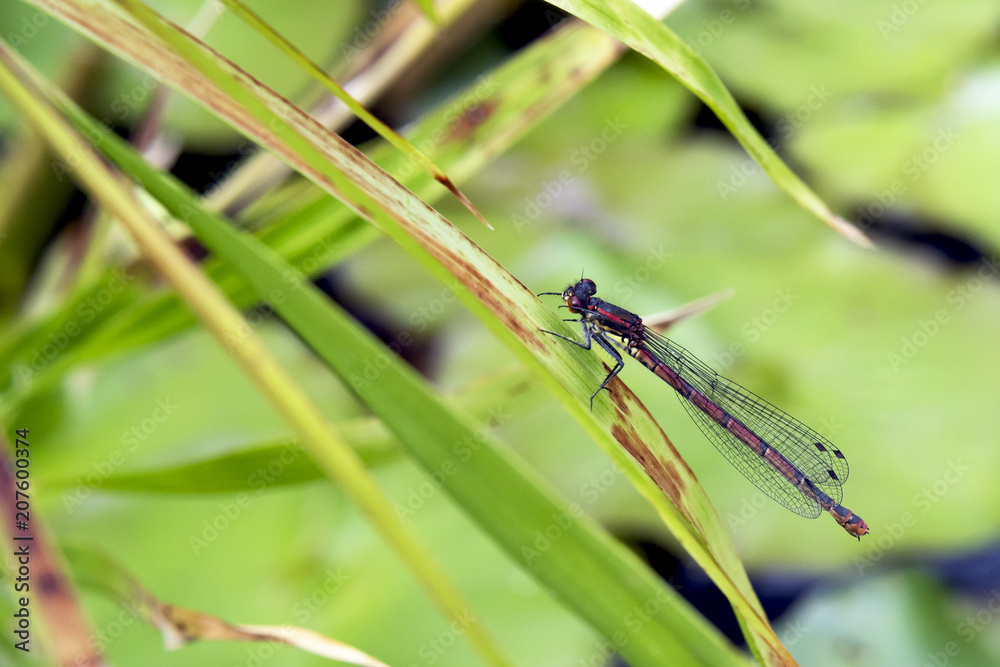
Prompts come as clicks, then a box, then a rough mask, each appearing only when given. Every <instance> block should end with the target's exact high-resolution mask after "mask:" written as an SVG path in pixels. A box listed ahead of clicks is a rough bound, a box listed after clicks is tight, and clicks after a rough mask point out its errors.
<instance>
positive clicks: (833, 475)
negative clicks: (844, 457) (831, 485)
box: [826, 470, 840, 481]
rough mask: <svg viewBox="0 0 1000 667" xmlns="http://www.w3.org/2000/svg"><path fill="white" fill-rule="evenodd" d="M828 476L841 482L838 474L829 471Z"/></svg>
mask: <svg viewBox="0 0 1000 667" xmlns="http://www.w3.org/2000/svg"><path fill="white" fill-rule="evenodd" d="M826 474H827V475H829V476H830V479H833V480H837V481H840V478H839V477H837V473H835V472H833V471H832V470H827V471H826Z"/></svg>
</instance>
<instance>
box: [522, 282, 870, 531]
mask: <svg viewBox="0 0 1000 667" xmlns="http://www.w3.org/2000/svg"><path fill="white" fill-rule="evenodd" d="M595 294H597V285H596V283H594V281H593V280H590V279H588V278H581V279H580V280H579V281H578V282H577V283H576V284H573V285H570V286H569V287H567V288H566V289H565V290H564V291H563V292H561V293H560V292H542V293H541V294H539V295H538V296H547V295H552V296H559V297H561V298H562V299H563V301H565V302H566V304H565V306H560V307H562V308H568V309H569V311H570V312H571V313H573V314H574V315H578V316H579V319H568V320H565V321H566V322H580V324H581V326H582V329H583V340H584V342H582V343H581V342H580V341H578V340H574V339H573V338H569V337H567V336H562V335H560V334H557V333H555V332H553V331H545V330H544V329H542V330H540V331H542V332H543V333H547V334H551V335H553V336H555V337H557V338H561V339H563V340H567V341H569V342H571V343H573V344H574V345H577V346H579V347H582V348H583V349H585V350H589V349H591V344H592V343H597V345H598V346H599V347H600V348H601V349H603V350H604V351H605V352H607V353H608V354H609V355H610V356H611V358H612V359H614V361H615V367H614V369H612V370H611V372H610V373H608V376H607V377H606V378H604V382H602V383H601V386H600V387H598V388H597V391H595V392H594V394H593V395H592V396H591V397H590V409H591V410H593V409H594V398H596V397H597V395H598V394H600V393H601V390H602V389H605V388H606V387H607V385H608V383H609V382H611V380H612V379H613V378H614V377H615V376H616V375H618V374H619V373H620V372H621V370H622V368H624V367H625V362H624V361H623V358H622V353H623V352H624V353H625V354H628V355H629V356H631V357H633V358H634V359H636V360H637V361H638V362H639V363H641V364H642V365H643V366H645V367H646V368H648V369H649V370H651V371H652V372H653V373H655V374H656V376H657V377H659V378H660V379H661V380H663V381H664V382H666V383H667V384H668V385H670V386H671V387H672V388H673V389H674V390H675V391H676V392H677V395H678V397H679V398H680V401H681V404H682V405H683V406H684V409H685V410H686V411H687V413H688V415H690V417H691V419H692V420H694V423H695V424H697V425H698V428H700V429H701V432H702V433H704V434H705V437H706V438H708V440H709V441H710V442H711V443H712V444H713V445H715V447H716V449H718V450H719V451H720V452H721V453H722V455H723V456H725V457H726V458H727V459H728V460H729V462H730V463H732V464H733V466H735V467H736V469H737V470H739V471H740V472H741V473H743V475H744V476H745V477H746V478H747V479H748V480H750V481H751V482H753V483H754V484H755V485H756V486H757V488H759V489H760V490H761V491H763V492H764V493H766V494H767V495H768V496H770V497H771V498H773V499H774V500H775V501H777V502H779V503H781V504H782V505H784V506H785V507H787V508H788V509H790V510H791V511H793V512H795V513H796V514H799V515H801V516H804V517H806V518H809V519H815V518H816V517H818V516H819V515H820V514H822V513H823V512H824V511H826V512H829V513H830V514H831V515H832V516H833V518H834V519H836V520H837V523H839V524H840V525H841V526H842V527H843V528H844V530H846V531H847V532H848V533H849V534H850V535H852V536H854V537H856V538H858V541H860V540H861V536H862V535H866V534H867V533H868V525H867V524H866V523H865V522H864V520H862V518H861V517H859V516H858V515H857V514H854V513H853V512H852V511H851V510H849V509H847V508H846V507H843V506H842V505H841V504H840V501H841V500H842V499H843V488H842V485H843V484H844V482H845V481H847V475H848V470H849V469H848V466H847V459H846V458H844V455H843V454H842V453H841V451H840V450H839V449H837V448H836V447H834V446H833V444H832V443H831V442H830V441H829V440H827V439H826V438H824V437H823V436H821V435H820V434H819V433H817V432H816V431H814V430H813V429H811V428H809V427H808V426H806V425H805V424H803V423H802V422H800V421H799V420H797V419H795V418H794V417H792V416H791V415H789V414H788V413H786V412H783V411H782V410H780V409H778V408H776V407H775V406H773V405H771V404H770V403H768V402H767V401H765V400H764V399H763V398H761V397H759V396H757V395H756V394H754V393H753V392H751V391H748V390H747V389H744V388H743V387H741V386H740V385H738V384H736V383H735V382H733V381H732V380H729V379H727V378H725V377H723V376H721V375H719V374H718V373H716V372H715V371H714V370H712V368H711V367H709V366H708V365H707V364H705V363H704V362H702V361H700V360H699V359H698V358H697V357H695V356H694V355H693V354H691V353H690V352H688V351H687V350H685V349H684V348H683V347H681V346H680V345H678V344H676V343H674V342H673V341H671V340H670V339H668V338H666V337H665V336H661V335H659V334H658V333H656V332H655V331H653V330H651V329H649V328H647V327H646V325H644V324H643V323H642V319H641V318H640V317H639V316H638V315H636V314H635V313H632V312H629V311H628V310H625V309H624V308H621V307H619V306H616V305H614V304H612V303H608V302H607V301H604V300H603V299H600V298H598V297H596V296H595Z"/></svg>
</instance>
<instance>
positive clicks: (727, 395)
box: [645, 329, 849, 518]
mask: <svg viewBox="0 0 1000 667" xmlns="http://www.w3.org/2000/svg"><path fill="white" fill-rule="evenodd" d="M645 334H646V335H645V341H646V346H647V347H648V348H649V349H650V351H652V352H653V353H655V354H656V356H657V357H658V358H659V359H660V360H661V361H662V362H663V363H664V364H665V365H666V366H667V367H668V368H670V369H671V370H673V371H674V372H675V373H677V374H678V375H679V376H680V377H682V378H683V379H685V380H686V381H688V382H689V383H691V385H692V386H693V387H694V388H695V389H696V390H698V391H699V392H701V393H702V394H704V395H705V397H706V398H708V399H709V400H711V401H712V402H713V403H715V404H716V405H718V406H719V407H720V408H722V409H723V410H725V411H726V412H727V413H728V414H729V415H730V416H731V417H732V418H733V419H735V420H736V421H738V422H740V423H741V424H743V425H744V426H746V427H747V428H748V429H750V430H751V431H753V433H754V434H755V435H756V436H757V437H758V438H760V439H761V440H763V441H764V442H765V443H766V444H768V445H769V446H771V447H773V448H774V450H775V451H777V452H778V453H780V454H781V455H782V456H784V457H785V458H786V459H787V460H788V461H789V463H791V464H792V465H793V466H795V467H796V468H797V469H798V470H799V471H800V472H801V473H802V474H803V475H805V476H806V477H808V478H809V479H810V480H811V481H812V482H813V483H814V484H815V485H816V486H817V487H819V488H820V489H821V490H822V491H823V492H824V493H826V494H827V495H828V496H830V498H832V499H833V500H834V501H835V502H837V503H840V501H841V499H842V498H843V489H842V488H841V485H842V484H843V483H844V482H845V481H846V480H847V476H848V473H849V468H848V465H847V459H845V458H844V455H843V454H842V453H841V452H840V450H839V449H837V448H836V447H834V446H833V444H832V443H831V442H830V441H829V440H827V439H826V438H824V437H823V436H821V435H820V434H819V433H817V432H816V431H814V430H813V429H811V428H809V427H808V426H806V425H805V424H803V423H802V422H800V421H799V420H797V419H795V418H794V417H792V416H791V415H789V414H788V413H786V412H784V411H782V410H779V409H778V408H776V407H774V406H773V405H771V404H770V403H768V402H767V401H765V400H764V399H762V398H761V397H759V396H757V395H756V394H754V393H753V392H751V391H748V390H747V389H744V388H743V387H741V386H740V385H738V384H736V383H735V382H733V381H732V380H729V379H727V378H725V377H722V376H721V375H719V374H718V373H716V372H715V371H714V370H712V369H711V368H710V367H709V366H707V365H706V364H705V363H703V362H702V361H700V360H699V359H698V358H697V357H695V356H694V355H693V354H691V353H690V352H688V351H687V350H685V349H684V348H683V347H681V346H680V345H677V344H676V343H674V342H673V341H671V340H669V339H667V338H664V337H663V336H660V335H657V334H655V333H654V332H652V331H649V330H648V329H647V330H646V332H645ZM680 398H681V403H682V404H683V405H684V409H685V410H687V413H688V414H689V415H691V418H692V419H693V420H694V422H695V423H696V424H697V425H698V427H699V428H701V430H702V432H703V433H704V434H705V437H707V438H708V439H709V441H711V443H712V444H713V445H715V447H716V449H718V450H719V451H720V452H722V454H723V455H724V456H725V457H726V458H727V459H728V460H729V462H730V463H732V464H733V466H735V467H736V468H737V469H738V470H739V471H740V472H741V473H743V475H744V476H745V477H746V478H747V479H749V480H750V481H751V482H753V483H754V484H755V485H757V487H758V488H759V489H760V490H761V491H763V492H764V493H766V494H767V495H769V496H770V497H771V498H773V499H774V500H776V501H777V502H779V503H781V504H782V505H784V506H785V507H787V508H788V509H790V510H792V511H793V512H795V513H796V514H800V515H802V516H805V517H810V518H813V517H817V516H819V515H820V513H821V512H822V508H821V507H820V506H819V504H818V503H817V502H816V501H815V500H813V499H812V498H809V497H808V496H806V495H804V494H802V492H800V491H799V490H798V489H797V488H796V487H795V486H794V485H793V484H792V483H791V482H790V481H789V480H788V479H787V478H786V477H785V476H784V475H782V474H781V473H780V472H779V471H778V470H776V469H775V468H774V467H772V466H771V465H770V464H769V463H768V462H767V461H765V460H764V459H763V458H761V457H760V456H759V455H757V453H755V452H754V451H753V450H751V449H750V448H749V447H748V446H747V445H745V444H743V442H741V441H740V440H739V438H737V437H736V436H735V435H733V434H732V433H731V432H729V431H728V430H726V429H725V428H723V427H722V426H721V425H720V424H718V423H716V422H715V421H714V420H713V419H712V418H711V417H709V416H708V415H706V414H705V413H704V412H702V411H701V410H699V409H698V407H697V406H696V405H694V404H692V403H691V402H690V401H688V400H686V399H684V397H680Z"/></svg>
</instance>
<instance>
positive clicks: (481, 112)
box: [444, 100, 500, 142]
mask: <svg viewBox="0 0 1000 667" xmlns="http://www.w3.org/2000/svg"><path fill="white" fill-rule="evenodd" d="M499 106H500V102H498V101H497V100H485V101H483V102H479V103H477V104H473V105H472V106H470V107H469V108H467V109H465V110H464V111H463V112H462V115H461V116H459V117H458V118H456V119H455V120H454V122H452V124H451V127H449V128H448V134H447V135H446V136H445V139H444V140H445V142H449V141H465V140H466V139H469V138H470V137H471V136H472V135H473V133H474V132H475V131H476V128H477V127H479V126H480V125H482V124H483V123H485V122H486V121H487V120H489V118H490V116H492V115H493V114H494V112H496V110H497V108H498V107H499Z"/></svg>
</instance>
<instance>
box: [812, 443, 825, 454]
mask: <svg viewBox="0 0 1000 667" xmlns="http://www.w3.org/2000/svg"><path fill="white" fill-rule="evenodd" d="M813 447H815V448H816V449H818V450H819V451H821V452H825V451H826V447H824V446H823V443H821V442H814V443H813Z"/></svg>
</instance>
